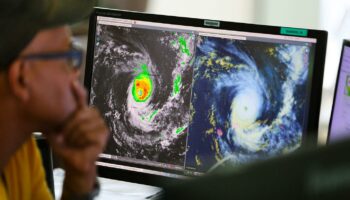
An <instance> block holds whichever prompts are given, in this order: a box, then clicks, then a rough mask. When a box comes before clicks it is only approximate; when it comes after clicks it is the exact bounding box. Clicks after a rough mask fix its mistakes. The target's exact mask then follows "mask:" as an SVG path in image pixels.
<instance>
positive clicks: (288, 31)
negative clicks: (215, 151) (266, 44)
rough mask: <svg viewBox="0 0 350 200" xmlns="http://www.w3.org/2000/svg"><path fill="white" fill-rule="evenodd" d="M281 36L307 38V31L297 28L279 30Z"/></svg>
mask: <svg viewBox="0 0 350 200" xmlns="http://www.w3.org/2000/svg"><path fill="white" fill-rule="evenodd" d="M281 34H282V35H294V36H307V34H308V30H306V29H299V28H284V27H282V28H281Z"/></svg>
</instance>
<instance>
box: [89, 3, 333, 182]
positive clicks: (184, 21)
mask: <svg viewBox="0 0 350 200" xmlns="http://www.w3.org/2000/svg"><path fill="white" fill-rule="evenodd" d="M97 16H105V17H118V18H122V19H132V20H143V21H150V22H158V23H168V24H174V25H185V26H186V25H187V26H195V27H203V28H214V29H220V30H221V29H225V30H235V31H244V32H255V33H256V32H258V33H266V34H276V35H281V33H280V30H281V28H282V27H278V26H266V25H257V24H246V23H236V22H227V21H220V27H219V28H218V27H208V26H205V25H204V21H205V19H195V18H186V17H175V16H165V15H155V14H147V13H140V12H131V11H123V10H113V9H105V8H95V10H94V12H93V13H92V15H91V16H90V23H89V25H90V26H89V38H88V47H87V57H86V69H85V79H84V85H85V87H86V88H87V89H88V93H89V94H90V87H91V76H92V69H93V57H94V55H93V50H94V44H95V31H96V28H95V27H96V22H97ZM327 35H328V34H327V32H326V31H320V30H310V29H308V34H307V36H306V37H309V38H310V37H311V38H315V39H317V44H316V48H315V62H314V66H315V68H314V69H313V74H312V84H311V86H312V88H309V89H310V91H311V96H310V107H309V112H308V127H307V130H306V134H304V135H303V138H302V146H303V145H304V144H306V143H307V144H308V145H315V146H316V145H317V134H318V123H319V115H320V106H321V95H322V83H323V72H324V64H325V55H326V45H327ZM295 37H299V36H295ZM300 37H301V36H300ZM316 67H319V68H317V69H316ZM99 173H100V176H102V177H107V178H112V179H118V180H126V181H131V182H137V183H144V184H149V185H156V186H161V185H162V183H164V182H169V181H170V182H174V181H176V180H175V179H174V178H169V177H163V176H157V175H150V174H145V173H139V172H134V171H127V170H121V169H120V170H119V169H111V168H108V167H102V166H99Z"/></svg>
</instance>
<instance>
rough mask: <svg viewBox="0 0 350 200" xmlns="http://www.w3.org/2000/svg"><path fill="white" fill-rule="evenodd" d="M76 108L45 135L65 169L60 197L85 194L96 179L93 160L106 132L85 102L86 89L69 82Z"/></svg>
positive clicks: (102, 147)
mask: <svg viewBox="0 0 350 200" xmlns="http://www.w3.org/2000/svg"><path fill="white" fill-rule="evenodd" d="M72 90H73V93H74V95H75V98H76V102H77V110H76V111H75V113H73V115H72V116H71V117H70V119H68V120H67V122H66V124H65V125H64V126H63V128H62V130H61V131H60V132H59V133H50V134H47V138H48V140H49V143H50V145H51V147H52V149H53V152H54V153H55V154H56V155H57V156H58V157H59V158H60V159H61V160H62V162H63V167H64V169H65V171H66V177H65V182H64V188H63V190H64V191H63V196H64V195H65V194H66V195H68V196H69V194H70V193H72V194H75V195H77V194H85V193H88V192H90V191H91V190H92V188H93V185H94V183H95V181H96V166H95V161H96V160H97V158H98V155H99V154H100V153H102V151H103V149H104V147H105V144H106V141H107V138H108V134H109V131H108V129H107V126H106V124H105V122H104V120H103V118H102V117H101V115H100V114H99V112H98V111H97V110H96V109H95V108H89V107H88V105H87V103H86V91H85V89H84V88H83V87H82V86H81V85H80V84H78V83H76V82H75V83H73V84H72Z"/></svg>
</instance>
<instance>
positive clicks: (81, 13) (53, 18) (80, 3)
mask: <svg viewBox="0 0 350 200" xmlns="http://www.w3.org/2000/svg"><path fill="white" fill-rule="evenodd" d="M95 2H96V1H95V0H58V1H57V0H56V1H54V4H53V5H51V6H50V8H49V10H48V13H47V18H46V21H45V22H44V23H45V25H46V26H47V27H53V26H58V25H63V24H73V23H75V22H78V21H80V20H82V19H84V18H87V17H88V16H89V15H90V13H91V12H92V9H93V7H94V5H95Z"/></svg>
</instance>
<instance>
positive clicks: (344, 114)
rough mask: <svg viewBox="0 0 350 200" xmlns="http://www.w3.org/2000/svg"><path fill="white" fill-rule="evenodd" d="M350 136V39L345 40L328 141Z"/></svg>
mask: <svg viewBox="0 0 350 200" xmlns="http://www.w3.org/2000/svg"><path fill="white" fill-rule="evenodd" d="M345 138H350V41H348V40H344V42H343V46H342V53H341V57H340V63H339V69H338V76H337V82H336V86H335V90H334V101H333V107H332V112H331V119H330V123H329V131H328V139H327V141H328V143H334V142H337V141H339V140H343V139H345Z"/></svg>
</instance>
